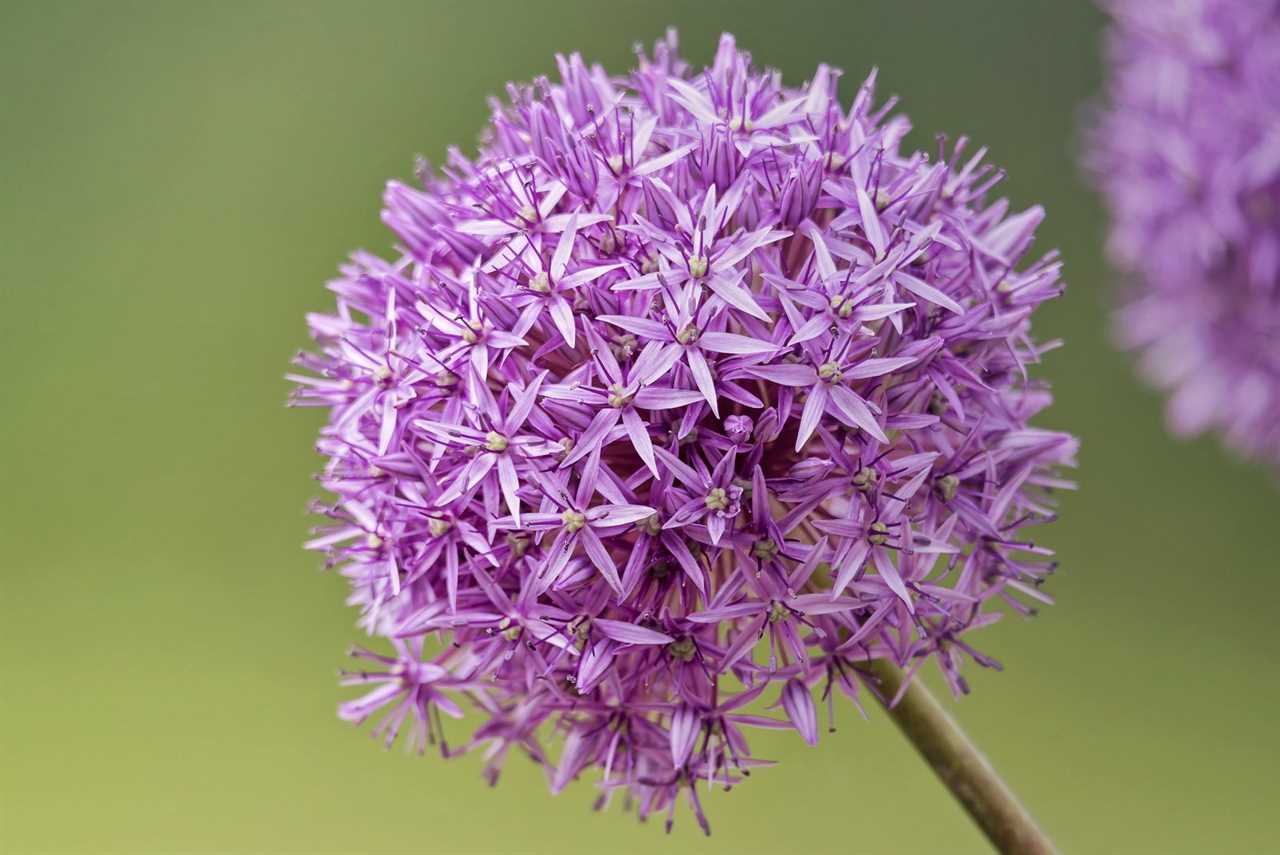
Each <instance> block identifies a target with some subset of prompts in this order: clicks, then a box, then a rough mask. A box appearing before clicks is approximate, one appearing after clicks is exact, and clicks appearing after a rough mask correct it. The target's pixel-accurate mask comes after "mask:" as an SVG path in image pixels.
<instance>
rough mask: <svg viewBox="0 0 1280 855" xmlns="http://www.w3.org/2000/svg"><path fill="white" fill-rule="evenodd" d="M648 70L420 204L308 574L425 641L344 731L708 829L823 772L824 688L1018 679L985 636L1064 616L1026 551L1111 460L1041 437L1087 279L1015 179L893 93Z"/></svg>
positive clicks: (499, 121) (407, 223)
mask: <svg viewBox="0 0 1280 855" xmlns="http://www.w3.org/2000/svg"><path fill="white" fill-rule="evenodd" d="M638 62H639V64H638V68H637V69H636V70H635V71H634V72H632V73H631V74H630V75H628V76H625V77H614V76H610V75H608V74H606V73H605V72H604V71H603V70H602V69H600V68H599V67H595V66H588V65H586V64H585V63H584V62H583V60H582V59H581V58H580V57H578V56H576V55H575V56H572V57H569V58H563V57H561V58H559V60H558V63H559V66H560V80H559V82H555V83H552V82H550V81H548V80H538V81H536V82H535V83H534V85H533V86H531V87H519V86H512V87H511V89H510V93H509V95H510V97H509V101H508V103H505V104H496V105H495V106H494V109H493V118H492V121H491V123H490V125H489V128H488V129H487V131H486V132H485V134H484V136H483V142H482V145H481V147H480V152H479V155H478V156H477V157H476V158H475V159H474V160H468V159H466V158H464V157H463V156H462V155H461V154H459V153H457V152H456V151H455V152H453V153H451V155H450V156H449V160H448V163H447V165H446V167H445V168H444V169H443V170H442V174H441V175H438V176H437V175H434V174H431V173H430V172H429V171H428V170H426V169H423V170H422V171H421V175H420V186H417V187H410V186H407V185H404V184H400V183H395V182H393V183H392V184H391V185H390V186H389V188H388V191H387V195H386V209H385V213H384V219H385V221H386V222H387V224H388V225H389V226H390V227H391V228H392V229H393V230H394V231H395V233H396V235H397V236H398V237H399V239H400V243H401V250H400V254H399V255H398V257H397V258H395V260H393V261H383V260H381V259H378V258H374V257H372V256H368V255H357V256H356V257H354V258H353V260H352V262H351V264H350V265H348V266H347V267H346V268H344V270H343V274H342V276H341V277H340V278H339V279H337V280H336V281H334V282H333V283H331V286H330V287H331V290H332V291H333V292H334V293H335V295H336V296H337V302H338V308H337V311H336V312H334V313H333V314H328V315H315V316H312V317H311V318H310V325H311V331H312V334H313V335H314V337H315V339H316V341H317V348H318V349H317V350H316V351H315V352H312V353H305V354H302V355H301V356H300V357H299V362H300V363H301V365H302V366H303V367H305V368H307V369H309V370H310V373H309V374H308V375H306V376H298V377H296V378H295V379H296V380H297V382H298V383H299V387H298V391H297V395H296V401H297V403H299V404H309V405H316V406H321V407H325V408H327V409H328V410H329V413H330V418H329V423H328V425H327V427H326V428H325V429H324V430H323V431H322V434H321V437H320V441H319V449H320V451H321V452H322V453H323V454H324V455H326V456H327V457H328V465H327V467H326V469H325V472H324V476H323V482H324V484H325V486H326V487H327V488H328V489H329V490H330V491H332V493H333V494H334V495H335V497H336V498H335V500H334V501H333V502H332V503H331V504H326V505H321V506H318V510H319V511H320V512H321V513H323V514H325V515H327V516H328V517H330V518H331V519H332V524H331V525H328V526H325V527H324V528H323V529H322V530H320V531H318V532H317V537H316V538H315V540H313V541H312V542H311V544H310V545H311V546H312V547H313V548H317V549H322V550H326V551H327V552H328V554H329V555H330V560H331V562H332V563H333V565H334V566H337V567H340V568H341V572H342V574H343V575H344V576H346V578H347V579H348V580H349V581H350V583H351V596H350V602H351V603H353V604H354V605H356V606H357V607H358V608H359V609H360V612H361V623H362V625H363V626H364V628H365V629H366V630H367V631H368V632H369V633H371V634H372V635H376V636H380V637H382V638H384V639H387V640H389V642H390V644H391V646H392V649H393V651H394V652H393V653H391V654H388V655H382V654H373V653H367V652H361V653H360V654H359V655H361V656H364V657H366V658H369V657H372V658H373V659H374V660H375V661H376V662H378V663H382V665H383V666H384V667H381V668H378V667H372V668H370V667H366V668H364V669H362V670H360V671H359V672H356V673H353V674H352V675H349V679H350V681H352V682H356V683H366V684H371V687H370V691H369V694H367V695H365V696H364V697H362V698H358V699H356V700H354V701H351V702H349V703H347V704H346V705H344V706H343V707H342V714H343V716H344V717H346V718H349V719H352V720H362V719H364V718H366V717H367V716H369V715H372V714H374V713H375V712H379V711H382V712H383V713H384V718H383V719H382V724H381V725H380V730H378V731H377V732H378V733H379V734H381V735H383V736H385V737H386V738H388V739H394V738H395V734H396V733H397V731H399V730H400V729H402V728H410V730H411V738H410V740H409V741H410V742H411V744H413V745H415V746H419V747H420V746H423V745H425V744H428V743H430V742H432V741H435V742H438V743H439V744H440V745H441V746H442V749H443V750H444V751H445V753H446V754H454V753H459V752H463V751H469V750H472V749H481V750H483V752H484V756H485V759H486V773H487V774H488V775H489V777H490V778H491V779H496V777H497V774H498V770H499V769H500V767H501V764H502V761H503V759H504V758H505V757H506V755H507V754H508V753H509V752H510V751H511V750H512V749H515V750H518V751H522V752H524V753H527V754H528V755H529V756H530V757H532V758H533V759H534V760H536V761H537V762H538V763H540V764H543V765H544V766H545V767H546V769H547V773H548V777H549V780H550V782H551V787H552V789H553V790H557V791H558V790H559V789H561V788H563V787H564V786H566V785H567V784H568V783H569V782H570V781H572V780H574V779H575V778H578V777H583V776H586V777H590V778H593V779H594V780H595V781H596V782H597V785H598V786H599V788H600V791H601V799H602V801H607V800H609V799H610V798H611V797H612V796H613V794H614V793H615V791H617V790H623V791H625V792H626V793H627V794H628V797H629V798H630V799H631V800H632V801H633V802H634V803H635V804H636V805H638V807H639V813H640V814H641V816H647V815H649V814H651V813H655V812H662V813H666V814H667V816H668V821H670V817H671V815H672V813H671V812H672V811H674V808H675V803H676V800H677V798H678V797H683V798H687V799H688V801H689V802H690V804H691V806H692V808H693V812H694V815H695V817H696V818H697V820H698V822H699V823H700V824H701V825H702V826H703V827H704V828H706V819H705V816H704V814H703V810H702V807H701V804H700V802H699V797H698V791H697V789H696V788H695V786H694V782H696V781H698V780H708V781H713V782H718V783H719V784H721V785H722V786H723V787H726V788H727V787H731V786H732V785H734V784H735V783H737V782H738V781H739V780H740V779H741V778H742V777H744V776H746V775H747V774H749V772H750V771H751V769H752V768H753V767H755V766H757V765H760V764H761V763H762V762H763V761H760V760H758V759H754V758H753V757H752V756H751V752H750V745H749V742H748V734H749V733H750V732H751V731H752V730H753V729H755V728H757V727H761V726H764V727H768V726H777V725H779V724H781V725H782V726H787V725H789V726H790V727H792V728H794V729H795V730H796V731H797V732H798V733H799V735H800V736H801V737H802V738H803V740H804V741H805V742H807V743H809V744H815V743H817V741H818V739H819V723H818V720H819V716H818V713H817V711H816V707H815V703H814V699H813V693H814V691H815V690H816V691H820V692H821V693H822V695H823V696H824V697H825V698H826V699H827V704H828V716H830V715H832V714H833V708H834V707H833V705H834V700H835V695H837V694H843V695H845V696H847V697H848V698H850V699H852V700H853V702H854V703H855V704H856V703H859V700H860V697H861V696H862V694H861V693H862V691H863V690H864V689H866V688H868V687H869V688H870V689H871V690H872V691H875V690H876V687H875V686H874V684H870V683H868V684H864V682H863V681H864V680H867V679H869V678H867V677H866V676H865V670H864V666H865V663H867V662H868V661H871V660H875V659H879V658H890V659H893V660H894V661H895V662H897V663H898V664H900V665H903V666H905V667H907V668H909V669H911V670H912V672H914V671H915V670H916V669H917V668H918V667H920V666H921V665H923V664H925V663H926V662H927V661H929V660H932V661H933V662H935V663H936V664H937V665H938V666H939V667H940V668H941V670H942V673H943V674H944V676H945V677H946V679H947V681H948V682H949V683H950V684H951V686H952V687H953V689H954V690H955V691H957V692H961V691H966V684H965V682H964V678H963V677H962V676H961V670H962V666H963V665H964V663H965V662H966V661H967V660H972V661H975V662H977V663H978V664H980V665H986V666H993V665H995V664H996V663H995V661H994V660H992V659H991V658H989V657H987V656H986V655H985V654H982V653H980V652H978V650H977V649H976V648H975V647H974V646H973V645H972V644H971V642H970V640H969V631H970V630H974V629H978V628H980V627H983V626H986V625H988V624H990V623H991V622H993V621H994V620H996V619H997V618H998V617H999V616H1000V614H1001V613H1002V612H1003V611H1006V610H1014V611H1017V612H1022V613H1030V612H1031V611H1032V607H1033V605H1034V604H1036V603H1038V602H1047V601H1048V598H1047V597H1046V595H1045V594H1043V593H1042V592H1041V591H1040V584H1041V582H1043V581H1044V580H1045V578H1046V577H1047V576H1048V574H1049V573H1050V572H1051V570H1052V569H1053V565H1052V563H1051V562H1049V560H1048V557H1047V556H1048V555H1049V553H1048V552H1047V550H1045V549H1043V548H1040V547H1036V546H1033V545H1032V544H1031V543H1030V542H1029V541H1028V539H1027V530H1028V529H1029V528H1031V527H1033V526H1035V525H1037V524H1038V523H1041V522H1044V521H1046V520H1048V519H1050V518H1051V515H1052V511H1051V509H1050V505H1051V502H1050V495H1049V494H1050V493H1051V492H1052V491H1053V490H1054V489H1055V488H1058V487H1065V486H1069V484H1067V483H1066V482H1064V481H1062V480H1060V478H1059V476H1058V474H1057V472H1058V469H1059V468H1060V467H1062V466H1064V465H1070V464H1071V463H1072V458H1073V455H1074V453H1075V448H1076V442H1075V440H1074V439H1073V438H1072V437H1071V436H1069V435H1066V434H1062V433H1055V432H1052V431H1047V430H1042V429H1038V428H1033V427H1030V426H1028V420H1029V419H1031V418H1032V417H1033V416H1035V415H1036V414H1037V413H1038V412H1039V411H1040V410H1042V409H1043V408H1044V407H1045V406H1046V405H1047V404H1048V403H1049V401H1050V398H1049V395H1048V393H1047V391H1046V389H1045V388H1044V386H1043V385H1042V384H1040V383H1038V382H1035V381H1033V380H1030V379H1028V371H1029V369H1030V368H1031V367H1032V366H1033V364H1034V363H1036V362H1037V361H1038V360H1039V358H1040V356H1041V354H1042V352H1043V351H1044V350H1045V349H1047V348H1046V347H1044V346H1040V345H1037V344H1036V343H1035V341H1034V339H1033V338H1032V337H1031V335H1030V330H1029V323H1030V318H1031V315H1032V312H1033V311H1034V310H1035V308H1036V306H1038V305H1039V304H1040V303H1041V302H1043V301H1044V300H1047V299H1050V298H1052V297H1055V296H1057V294H1058V293H1059V291H1060V288H1061V286H1060V283H1059V280H1058V275H1059V263H1058V261H1057V259H1056V257H1055V256H1054V255H1053V254H1050V255H1048V256H1046V257H1044V258H1041V259H1039V260H1030V259H1028V258H1027V257H1026V254H1027V250H1028V247H1029V246H1030V244H1031V241H1032V238H1033V235H1034V232H1035V229H1036V226H1037V225H1038V224H1039V222H1040V220H1041V218H1042V212H1041V210H1040V208H1038V207H1037V208H1031V209H1029V210H1027V211H1023V212H1021V213H1011V212H1010V210H1009V206H1008V204H1007V203H1006V202H1005V201H1004V200H995V201H991V200H989V199H988V198H987V194H988V191H989V189H990V188H991V186H992V185H993V184H994V183H995V182H996V180H998V177H999V174H998V173H997V172H995V171H993V170H990V169H988V168H987V167H985V166H984V165H983V164H982V152H978V153H976V154H974V155H972V156H969V155H965V154H963V150H964V148H965V145H964V142H963V140H962V141H960V142H959V143H957V144H956V145H955V146H954V147H953V148H952V149H950V150H949V151H948V150H942V151H939V152H938V153H937V156H936V157H934V156H930V155H928V154H925V153H920V152H910V151H903V150H902V149H901V147H900V143H901V140H902V138H903V136H904V135H905V134H906V133H907V130H908V124H907V121H906V120H905V119H904V118H902V117H900V116H897V117H890V116H889V112H888V111H889V108H890V106H891V105H883V106H876V104H875V102H874V93H873V84H874V75H873V76H872V77H871V78H869V79H868V80H867V81H866V82H865V83H864V84H863V85H862V86H861V87H860V88H859V89H858V91H857V93H856V95H855V96H854V98H853V102H852V105H851V106H850V107H849V108H844V107H842V106H841V104H840V102H839V101H838V100H837V97H836V84H837V81H838V79H839V73H838V72H837V71H835V70H833V69H831V68H828V67H826V66H820V67H819V68H818V70H817V71H816V73H815V74H814V76H813V79H812V80H811V81H810V82H809V83H808V84H806V85H805V86H804V87H802V88H800V89H792V88H788V87H786V86H784V85H783V84H782V81H781V77H780V75H779V74H778V73H776V72H773V71H760V70H757V69H755V68H753V66H752V65H751V62H750V58H749V56H748V55H746V54H745V53H742V52H740V51H738V50H737V48H736V46H735V45H734V41H733V39H732V38H731V37H729V36H725V37H724V38H723V39H722V41H721V43H720V49H719V51H718V52H717V53H716V57H715V61H714V63H713V65H712V66H711V68H709V69H707V70H706V71H705V72H701V73H697V74H693V73H691V72H690V70H689V69H688V67H687V66H686V65H685V63H684V62H682V61H681V60H680V59H679V58H678V57H677V55H676V50H675V38H674V35H670V36H668V38H667V39H666V40H665V41H663V42H660V43H659V44H658V45H657V46H656V48H655V49H654V52H653V54H652V56H647V55H643V54H641V55H640V56H639V61H638ZM757 701H759V702H760V703H761V704H772V705H773V707H772V708H773V709H774V710H776V711H777V712H775V713H774V716H775V717H774V718H773V719H772V720H770V719H768V718H767V717H765V716H762V715H761V714H759V713H758V712H756V711H753V710H752V709H751V708H750V705H751V704H752V703H753V702H757ZM464 703H465V704H466V705H469V706H470V707H471V708H472V710H473V718H472V719H471V721H472V722H478V725H477V726H476V727H475V729H474V730H473V732H472V735H471V736H470V737H469V738H465V739H461V740H459V739H458V738H457V737H456V736H455V737H453V739H452V741H447V740H446V737H447V736H448V734H447V733H446V731H445V725H444V723H443V722H444V718H442V717H441V715H440V714H441V713H443V714H444V715H445V716H448V717H460V716H462V715H463V706H464ZM457 726H459V725H450V727H451V728H452V727H457Z"/></svg>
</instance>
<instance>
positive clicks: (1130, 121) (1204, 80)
mask: <svg viewBox="0 0 1280 855" xmlns="http://www.w3.org/2000/svg"><path fill="white" fill-rule="evenodd" d="M1104 5H1105V6H1106V7H1107V9H1108V11H1109V12H1110V13H1111V14H1112V16H1113V19H1114V23H1113V25H1112V27H1111V29H1110V31H1109V34H1108V43H1107V47H1108V57H1109V60H1110V66H1111V69H1110V71H1111V74H1110V81H1109V84H1108V87H1107V98H1106V103H1105V105H1104V106H1103V108H1102V109H1101V110H1100V111H1099V115H1098V117H1097V119H1096V120H1095V122H1094V125H1093V127H1092V128H1091V134H1090V139H1089V145H1088V146H1087V151H1088V152H1089V154H1088V161H1087V162H1088V165H1089V167H1090V169H1091V170H1092V171H1093V172H1094V173H1095V175H1096V176H1097V181H1098V184H1099V186H1100V187H1101V189H1102V190H1103V192H1104V195H1105V197H1106V201H1107V204H1108V206H1109V208H1110V212H1111V219H1112V226H1111V232H1110V240H1109V244H1108V248H1109V253H1110V256H1111V258H1112V260H1113V261H1114V263H1115V264H1116V265H1117V266H1118V267H1119V268H1120V269H1121V270H1122V271H1124V272H1125V274H1126V279H1127V280H1128V281H1127V286H1128V287H1127V291H1126V293H1125V298H1124V305H1123V306H1122V308H1121V309H1120V311H1119V314H1118V328H1119V334H1120V336H1121V340H1122V342H1123V343H1124V344H1125V345H1126V346H1128V347H1131V348H1134V349H1137V350H1138V351H1140V352H1141V364H1140V367H1141V370H1142V373H1143V374H1144V375H1145V376H1146V377H1147V378H1148V379H1149V380H1150V381H1151V382H1152V383H1153V384H1155V385H1157V386H1159V387H1162V388H1165V389H1168V390H1170V392H1171V396H1170V399H1169V405H1168V421H1169V424H1170V425H1171V427H1172V428H1173V429H1174V431H1175V432H1177V433H1179V434H1183V435H1191V434H1197V433H1200V432H1202V431H1205V430H1211V429H1212V430H1218V431H1220V432H1221V433H1222V434H1223V435H1224V437H1225V439H1226V440H1227V442H1228V444H1229V445H1230V446H1232V447H1233V448H1235V449H1236V450H1238V451H1239V452H1241V453H1243V454H1246V455H1251V456H1255V457H1258V458H1262V459H1269V460H1271V461H1273V462H1280V4H1277V3H1275V2H1267V0H1183V2H1168V0H1110V1H1109V2H1106V3H1105V4H1104Z"/></svg>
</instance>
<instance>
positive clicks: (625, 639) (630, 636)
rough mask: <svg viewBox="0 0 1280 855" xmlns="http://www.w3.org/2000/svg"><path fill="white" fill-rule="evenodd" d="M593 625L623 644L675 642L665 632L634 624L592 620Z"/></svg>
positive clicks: (599, 619) (619, 621)
mask: <svg viewBox="0 0 1280 855" xmlns="http://www.w3.org/2000/svg"><path fill="white" fill-rule="evenodd" d="M591 625H592V626H595V627H598V628H599V629H600V631H601V632H603V633H604V634H605V635H607V636H609V637H610V638H612V639H613V640H614V641H620V642H622V643H623V644H670V643H671V642H673V641H675V639H674V638H672V637H671V636H669V635H667V634H666V633H665V632H658V631H657V630H653V629H647V628H645V627H643V626H636V625H635V624H634V623H627V622H626V621H621V620H606V619H604V618H592V620H591Z"/></svg>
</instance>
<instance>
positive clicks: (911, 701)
mask: <svg viewBox="0 0 1280 855" xmlns="http://www.w3.org/2000/svg"><path fill="white" fill-rule="evenodd" d="M870 669H871V672H872V673H873V674H874V675H875V676H876V678H877V679H878V680H879V681H880V689H881V693H882V695H883V700H884V703H885V706H886V708H887V709H888V712H889V715H890V716H891V717H892V718H893V720H894V722H896V723H897V725H898V728H899V729H900V730H901V731H902V733H903V734H904V735H905V736H906V737H907V739H909V740H911V743H912V744H913V745H914V746H915V747H916V750H917V751H919V752H920V755H921V756H922V757H924V759H925V760H926V761H927V762H928V764H929V765H930V766H932V767H933V771H934V772H935V773H937V775H938V777H939V778H941V779H942V783H944V784H946V785H947V789H949V790H950V791H951V794H952V795H953V796H955V797H956V800H957V801H959V802H960V804H961V805H963V806H964V809H965V810H966V811H968V813H969V816H970V817H972V818H973V821H974V822H976V823H977V824H978V827H979V828H981V829H982V832H983V834H985V835H987V839H988V840H990V841H991V844H992V845H993V846H994V847H995V848H996V849H997V850H998V851H1000V852H1004V853H1018V855H1023V853H1028V855H1050V853H1056V852H1057V850H1056V849H1055V848H1054V846H1053V842H1052V841H1050V840H1049V838H1048V836H1047V835H1046V834H1045V833H1044V832H1043V831H1041V830H1040V827H1039V826H1038V825H1036V821H1035V819H1033V818H1032V816H1031V814H1030V813H1029V812H1028V811H1027V809H1026V808H1024V807H1023V806H1022V803H1021V802H1019V801H1018V797H1017V796H1015V795H1014V794H1013V791H1012V790H1010V789H1009V787H1008V785H1007V784H1005V782H1004V781H1003V780H1001V778H1000V776H999V775H998V774H997V773H996V770H995V769H994V768H992V766H991V763H989V762H988V761H987V758H986V757H984V756H983V755H982V752H981V751H979V750H978V748H977V746H975V745H974V744H973V743H972V742H970V741H969V738H968V737H967V736H965V734H964V731H962V730H961V729H960V726H959V725H958V724H956V723H955V721H954V720H953V719H952V718H951V716H949V715H947V711H946V710H944V709H943V708H942V705H941V704H939V703H938V701H937V699H936V698H934V696H933V695H932V694H931V693H930V692H929V690H928V689H927V688H926V687H925V685H924V684H923V683H922V682H921V681H920V680H913V681H912V682H911V685H910V686H909V687H908V688H907V690H906V691H905V692H904V693H903V694H902V697H901V698H900V699H899V700H898V703H897V704H896V705H894V706H892V707H890V706H889V702H890V701H891V700H892V699H893V698H894V697H896V696H897V695H898V692H899V691H900V690H901V689H902V684H903V681H904V679H905V677H904V675H903V673H902V671H901V669H899V668H898V667H897V666H896V665H894V664H893V663H892V662H890V661H889V660H887V659H878V660H875V661H873V662H871V663H870Z"/></svg>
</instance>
